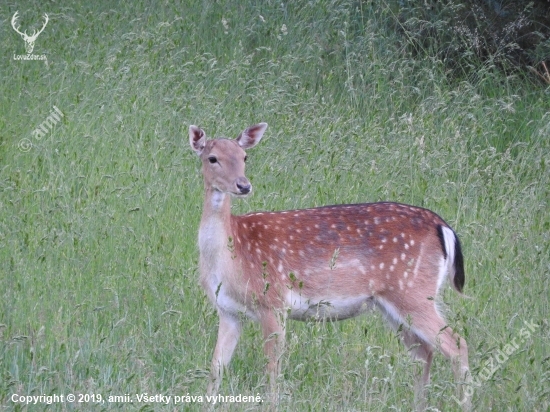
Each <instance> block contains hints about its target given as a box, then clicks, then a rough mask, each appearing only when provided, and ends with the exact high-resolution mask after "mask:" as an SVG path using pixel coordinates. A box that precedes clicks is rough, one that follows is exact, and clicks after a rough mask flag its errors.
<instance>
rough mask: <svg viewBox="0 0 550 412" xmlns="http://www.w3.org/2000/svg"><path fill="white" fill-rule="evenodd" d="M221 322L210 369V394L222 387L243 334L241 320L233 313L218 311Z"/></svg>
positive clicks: (215, 392)
mask: <svg viewBox="0 0 550 412" xmlns="http://www.w3.org/2000/svg"><path fill="white" fill-rule="evenodd" d="M218 314H219V318H220V324H219V326H218V340H217V342H216V348H215V349H214V356H213V357H212V366H211V369H210V382H209V383H208V389H207V391H206V393H207V394H208V395H209V396H213V395H216V394H217V393H218V390H219V389H220V383H221V380H222V377H223V370H224V368H225V367H226V366H227V365H228V364H229V362H230V361H231V357H232V356H233V352H234V351H235V347H236V346H237V342H238V341H239V337H240V336H241V322H240V320H239V319H238V318H237V317H236V316H234V315H231V314H228V313H226V312H223V311H221V310H219V311H218Z"/></svg>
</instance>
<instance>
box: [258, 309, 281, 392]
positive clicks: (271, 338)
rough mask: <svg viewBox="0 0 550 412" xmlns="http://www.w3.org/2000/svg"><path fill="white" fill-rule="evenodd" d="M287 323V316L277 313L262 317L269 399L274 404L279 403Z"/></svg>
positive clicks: (265, 314) (273, 312) (266, 314)
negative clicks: (280, 375) (279, 381)
mask: <svg viewBox="0 0 550 412" xmlns="http://www.w3.org/2000/svg"><path fill="white" fill-rule="evenodd" d="M285 321H286V316H285V315H284V314H282V313H279V312H277V311H269V312H266V313H264V314H263V316H261V322H262V331H263V336H264V352H265V355H266V357H267V373H268V379H269V395H270V396H269V397H270V400H271V401H272V402H273V403H277V401H278V394H279V389H278V385H277V378H278V376H279V374H280V372H281V357H282V354H283V351H284V346H285V329H286V328H285Z"/></svg>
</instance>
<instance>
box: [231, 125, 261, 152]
mask: <svg viewBox="0 0 550 412" xmlns="http://www.w3.org/2000/svg"><path fill="white" fill-rule="evenodd" d="M265 129H267V123H258V124H255V125H254V126H250V127H249V128H248V129H246V130H245V131H244V132H242V133H241V134H240V135H239V137H237V143H238V144H239V146H241V147H242V148H243V149H250V148H251V147H254V146H256V145H257V144H258V143H259V142H260V140H261V139H262V136H263V135H264V132H265Z"/></svg>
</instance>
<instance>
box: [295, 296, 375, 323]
mask: <svg viewBox="0 0 550 412" xmlns="http://www.w3.org/2000/svg"><path fill="white" fill-rule="evenodd" d="M286 304H287V306H288V307H289V308H290V312H289V318H290V319H294V320H304V321H305V320H343V319H348V318H352V317H355V316H358V315H361V314H363V313H365V312H367V311H368V310H370V309H371V308H372V307H373V304H374V302H373V298H372V296H368V295H363V296H354V297H348V298H332V299H323V300H314V299H309V298H307V297H306V296H303V295H301V294H298V293H296V292H292V291H290V292H289V293H288V294H287V296H286Z"/></svg>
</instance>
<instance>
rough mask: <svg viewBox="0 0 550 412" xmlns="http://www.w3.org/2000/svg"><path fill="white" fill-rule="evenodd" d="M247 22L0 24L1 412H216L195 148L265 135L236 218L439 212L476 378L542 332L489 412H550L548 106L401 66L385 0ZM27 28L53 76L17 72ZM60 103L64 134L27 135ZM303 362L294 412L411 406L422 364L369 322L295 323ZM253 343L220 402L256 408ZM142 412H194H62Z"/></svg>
mask: <svg viewBox="0 0 550 412" xmlns="http://www.w3.org/2000/svg"><path fill="white" fill-rule="evenodd" d="M235 3H236V2H230V3H226V2H220V3H214V2H212V3H211V2H199V1H186V2H158V3H157V2H151V1H145V0H142V1H138V2H132V3H123V2H115V3H112V2H76V3H73V4H71V5H67V6H66V5H60V4H57V3H47V4H42V3H41V2H37V1H34V2H33V1H26V2H8V3H7V4H3V5H1V6H0V16H1V19H2V21H3V23H4V24H3V25H2V26H1V28H0V45H1V47H0V50H2V55H1V56H2V58H1V59H0V69H1V73H2V76H1V77H0V82H1V88H2V93H1V94H0V268H1V274H0V405H2V407H3V408H4V409H6V410H42V409H45V408H46V405H45V404H40V405H38V406H29V407H28V408H27V407H24V406H23V405H21V404H17V403H14V402H13V401H12V395H13V394H18V395H42V394H46V395H50V394H65V395H67V394H69V393H74V394H79V393H87V394H101V395H102V396H103V398H104V399H107V398H108V396H110V395H125V394H130V395H131V396H132V397H133V399H134V401H135V394H140V393H145V392H147V393H148V394H165V395H169V394H172V395H186V394H190V395H204V392H205V388H206V382H207V381H206V376H207V373H208V367H209V363H210V358H211V354H212V351H213V348H214V344H215V339H216V331H217V329H216V326H217V317H216V315H215V312H214V310H213V308H212V307H211V305H210V303H209V302H208V301H207V299H206V297H205V296H204V294H203V292H202V291H201V289H200V287H199V285H198V282H197V279H198V271H197V258H198V250H197V247H196V233H197V228H198V222H199V219H200V213H201V207H202V178H201V176H200V171H199V164H198V160H197V158H196V156H195V155H194V154H193V153H192V152H191V150H190V149H189V147H188V143H187V141H188V138H187V128H188V126H189V124H199V125H201V127H203V128H204V129H205V130H206V132H207V134H209V135H210V136H229V137H232V136H236V135H237V134H238V133H239V132H240V131H242V130H243V129H244V128H245V127H246V126H248V125H250V124H253V123H256V122H259V121H266V122H268V123H269V128H268V130H267V132H266V136H265V138H264V140H262V143H261V145H260V146H258V147H257V148H254V149H253V150H251V151H250V153H249V159H250V161H249V163H248V169H247V175H248V177H249V178H250V180H251V181H252V183H253V185H254V187H255V192H254V194H253V195H252V196H251V197H249V198H248V199H246V200H242V201H236V202H234V203H235V205H234V211H235V213H246V212H248V211H256V210H281V209H290V208H301V207H310V206H318V205H324V204H335V203H352V202H371V201H378V200H393V201H399V202H405V203H412V204H415V205H419V206H424V207H428V208H431V209H433V210H434V211H436V212H437V213H439V214H440V215H441V216H443V217H444V218H445V219H446V220H447V221H448V222H449V223H451V224H452V226H453V227H454V228H455V229H456V230H457V232H458V234H459V236H460V238H461V240H462V243H463V248H464V254H465V259H466V289H465V293H466V295H468V296H469V297H470V299H465V298H461V297H459V296H457V295H456V293H453V292H452V291H451V289H450V288H446V290H445V292H444V294H443V300H444V301H445V302H446V303H448V304H449V314H448V320H449V324H450V325H452V326H453V328H455V329H456V330H457V331H459V332H460V333H461V334H462V335H463V336H464V337H465V338H466V340H467V341H468V343H469V347H470V364H471V368H472V372H473V374H474V376H479V375H480V374H483V373H482V372H483V368H484V367H486V365H487V362H488V361H490V360H491V359H492V357H494V355H495V354H496V353H497V351H498V350H499V349H503V348H504V347H505V345H507V344H508V343H510V342H511V341H512V340H513V339H514V338H518V339H519V337H520V331H521V329H522V327H523V322H524V321H529V322H534V323H535V324H537V325H538V328H536V330H535V332H533V333H532V334H531V336H530V337H529V339H525V340H524V341H522V342H521V345H520V348H519V349H518V350H516V351H515V352H514V353H513V354H512V355H511V356H509V359H507V360H506V361H505V362H503V363H502V364H500V365H499V368H498V370H496V371H495V372H494V374H492V375H491V376H490V377H489V378H488V379H485V380H483V382H482V386H481V387H480V388H476V390H475V394H474V406H475V409H476V410H535V411H546V410H547V409H548V407H549V406H550V404H549V396H550V393H549V389H548V388H549V387H550V385H549V379H550V369H549V363H550V353H549V349H548V348H549V346H548V341H549V337H550V336H549V328H548V326H549V325H548V317H549V312H550V311H549V289H550V288H549V280H548V279H549V275H550V260H549V256H550V250H549V241H550V214H549V212H548V207H549V205H548V203H549V199H550V196H549V188H550V173H549V168H550V160H549V154H550V151H549V146H550V144H549V139H548V136H549V135H550V114H549V113H550V104H549V102H550V100H549V96H550V95H549V90H548V89H546V90H545V89H542V88H540V86H535V85H532V84H530V83H529V82H528V81H527V80H525V79H523V78H521V77H520V76H511V77H510V76H509V77H504V76H502V75H501V74H500V73H498V72H497V71H495V70H493V69H491V68H490V67H481V68H480V70H479V74H478V76H477V77H476V78H475V79H457V78H449V77H448V76H447V75H446V69H445V66H444V65H443V63H442V62H440V61H438V60H437V59H435V58H433V59H430V58H426V59H422V60H419V59H415V58H413V56H411V55H410V54H409V52H408V51H407V50H408V48H407V47H405V45H404V44H403V38H402V37H399V34H398V30H397V29H396V26H398V24H399V23H398V21H397V19H396V17H395V14H394V12H395V7H394V5H392V4H388V3H385V2H355V1H346V0H341V1H328V0H319V1H312V2H309V3H305V4H301V5H293V4H290V3H288V4H287V3H284V2H283V3H281V2H279V1H264V2H254V1H247V2H240V3H238V4H235ZM390 6H391V7H390ZM16 10H19V13H20V15H21V16H22V17H21V24H22V27H23V28H24V25H27V26H32V25H33V24H39V23H38V22H40V18H41V17H40V16H41V15H42V14H43V13H44V12H46V13H48V14H49V16H50V22H49V24H48V26H47V28H46V29H45V30H44V32H43V33H42V34H41V35H40V36H39V37H38V39H37V41H36V46H35V51H34V53H35V54H46V55H47V57H48V62H47V64H45V63H44V62H39V61H33V62H31V61H14V60H13V54H14V53H15V54H23V53H24V44H23V41H22V40H21V38H20V37H19V36H18V35H17V34H16V33H15V32H14V31H13V30H12V29H11V27H10V20H11V17H12V16H13V13H15V11H16ZM30 31H32V30H29V32H30ZM54 105H55V106H56V107H58V108H59V109H60V110H61V111H62V112H63V114H64V117H63V118H62V119H61V121H60V122H59V123H57V124H56V125H55V126H54V127H53V129H52V130H51V131H50V132H49V133H47V135H46V136H44V137H43V138H42V139H36V138H33V136H32V134H31V133H32V131H33V130H34V129H35V128H36V127H38V126H39V125H40V124H41V123H42V122H43V121H44V120H45V119H46V118H47V117H48V116H49V115H50V113H51V111H52V107H53V106H54ZM22 139H28V140H30V142H31V143H32V147H31V148H30V150H28V151H23V150H21V148H22V147H21V145H20V142H21V140H22ZM518 339H516V341H519V340H518ZM287 341H288V345H287V351H286V352H285V358H284V369H283V370H284V381H283V388H284V391H283V392H284V395H283V400H282V408H283V409H287V410H299V411H302V410H304V411H310V410H311V411H314V410H315V411H317V410H345V411H353V410H362V411H363V410H365V411H370V410H372V411H374V410H376V411H378V410H403V411H408V410H410V409H411V408H412V405H413V395H412V384H413V373H414V370H415V369H418V365H415V364H414V363H413V362H412V361H410V360H409V357H408V355H407V351H406V350H405V349H404V348H403V347H402V345H400V343H399V341H398V338H397V336H396V335H395V333H394V332H391V331H390V330H388V329H387V328H385V327H384V325H383V322H382V321H381V319H380V317H379V316H377V315H376V314H374V315H373V316H370V317H364V318H359V319H356V320H351V321H347V322H342V323H335V324H331V323H326V324H325V323H321V324H315V323H290V324H289V325H288V336H287ZM261 346H262V338H261V333H260V332H259V328H258V326H257V325H254V324H247V326H246V328H245V330H244V332H243V336H242V338H241V341H240V344H239V346H238V349H237V352H236V354H235V356H234V359H233V361H232V364H231V367H230V369H229V371H228V374H227V375H226V377H225V379H224V382H223V385H222V389H221V392H222V394H224V395H229V394H235V395H236V394H239V393H241V394H246V395H256V394H257V393H258V394H260V395H262V396H263V394H264V390H265V388H264V386H263V385H264V384H265V377H264V375H263V370H264V365H265V359H264V358H263V355H262V352H261V349H260V348H261ZM454 385H455V384H454V382H453V379H452V373H451V370H450V367H449V365H448V362H447V361H446V360H445V359H443V357H441V356H438V357H436V359H435V362H434V367H433V375H432V383H431V386H430V389H429V393H430V398H429V405H430V407H431V408H432V410H445V411H448V410H458V405H457V404H456V403H455V402H454V401H453V400H452V399H451V396H452V395H453V394H454ZM188 406H189V408H191V409H199V407H200V405H198V404H195V405H188ZM140 408H141V409H142V410H155V411H157V410H158V411H160V410H179V409H180V408H179V407H176V406H174V405H170V406H161V405H155V404H153V403H147V404H145V403H137V402H136V403H134V405H129V404H125V403H108V402H106V403H103V404H99V405H92V404H84V405H82V404H78V403H74V404H70V403H63V404H56V405H53V406H52V407H51V409H52V410H83V409H90V410H92V409H93V410H115V409H122V410H130V409H132V410H133V409H140ZM262 408H263V407H262V406H257V405H251V404H240V405H235V404H222V405H218V408H217V409H219V410H239V409H242V410H250V409H262Z"/></svg>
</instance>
